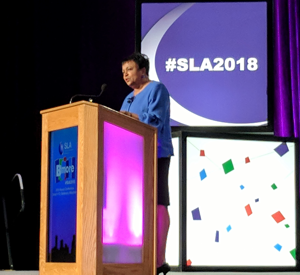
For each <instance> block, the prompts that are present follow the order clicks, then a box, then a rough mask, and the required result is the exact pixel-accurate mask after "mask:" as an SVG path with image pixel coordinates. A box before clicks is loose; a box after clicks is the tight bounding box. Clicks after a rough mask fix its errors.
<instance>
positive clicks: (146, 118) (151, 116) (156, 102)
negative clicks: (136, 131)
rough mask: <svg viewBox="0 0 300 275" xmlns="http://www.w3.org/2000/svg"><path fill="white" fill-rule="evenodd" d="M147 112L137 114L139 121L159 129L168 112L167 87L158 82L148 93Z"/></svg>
mask: <svg viewBox="0 0 300 275" xmlns="http://www.w3.org/2000/svg"><path fill="white" fill-rule="evenodd" d="M147 100H148V109H147V112H143V113H142V114H141V115H139V119H140V121H142V122H144V123H147V124H149V125H151V126H154V127H156V128H158V131H160V130H161V129H162V128H163V126H164V122H165V120H166V117H167V116H169V112H170V98H169V92H168V90H167V88H166V87H165V86H164V85H163V84H162V83H159V84H158V85H157V86H156V87H155V88H154V89H153V90H152V91H151V92H150V94H149V97H148V98H147Z"/></svg>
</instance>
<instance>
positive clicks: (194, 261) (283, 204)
mask: <svg viewBox="0 0 300 275" xmlns="http://www.w3.org/2000/svg"><path fill="white" fill-rule="evenodd" d="M295 147H296V144H295V143H294V142H286V143H285V142H281V141H271V140H269V141H266V140H263V141H262V140H260V141H259V140H243V139H238V140H237V139H216V138H202V137H201V138H200V137H188V138H187V182H186V184H187V199H186V202H187V217H186V221H187V233H186V235H187V253H186V254H187V260H188V265H191V266H269V267H274V266H282V267H295V266H296V260H295V257H296V256H295V254H296V190H297V186H296V178H297V177H296V171H295V165H297V164H295V151H296V149H295Z"/></svg>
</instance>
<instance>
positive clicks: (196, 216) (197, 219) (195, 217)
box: [192, 207, 201, 221]
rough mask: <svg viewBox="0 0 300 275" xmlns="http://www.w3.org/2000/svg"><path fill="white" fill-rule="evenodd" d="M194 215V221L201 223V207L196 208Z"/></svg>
mask: <svg viewBox="0 0 300 275" xmlns="http://www.w3.org/2000/svg"><path fill="white" fill-rule="evenodd" d="M192 215H193V220H194V221H200V220H201V216H200V210H199V207H198V208H196V209H194V210H193V211H192Z"/></svg>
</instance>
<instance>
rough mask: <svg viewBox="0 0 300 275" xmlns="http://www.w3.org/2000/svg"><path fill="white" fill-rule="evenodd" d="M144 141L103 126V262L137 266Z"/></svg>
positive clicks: (140, 222) (140, 256)
mask: <svg viewBox="0 0 300 275" xmlns="http://www.w3.org/2000/svg"><path fill="white" fill-rule="evenodd" d="M143 187H144V139H143V137H142V136H140V135H137V134H135V133H132V132H130V131H127V130H125V129H123V128H120V127H118V126H115V125H113V124H110V123H108V122H105V123H104V190H103V262H104V263H141V262H142V247H143V213H144V206H143V204H144V201H143V198H144V196H143V193H144V189H143Z"/></svg>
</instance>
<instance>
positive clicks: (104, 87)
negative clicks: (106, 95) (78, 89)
mask: <svg viewBox="0 0 300 275" xmlns="http://www.w3.org/2000/svg"><path fill="white" fill-rule="evenodd" d="M106 87H107V84H105V83H104V84H102V85H101V91H100V93H99V94H98V95H84V94H77V95H73V96H72V97H71V99H70V104H71V103H72V101H73V99H74V98H75V97H77V96H83V97H89V99H90V101H91V102H92V101H93V100H92V98H96V97H100V96H101V95H102V93H103V92H104V90H105V89H106Z"/></svg>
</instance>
